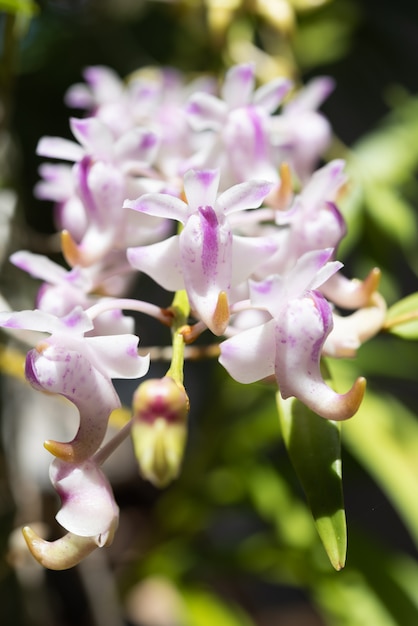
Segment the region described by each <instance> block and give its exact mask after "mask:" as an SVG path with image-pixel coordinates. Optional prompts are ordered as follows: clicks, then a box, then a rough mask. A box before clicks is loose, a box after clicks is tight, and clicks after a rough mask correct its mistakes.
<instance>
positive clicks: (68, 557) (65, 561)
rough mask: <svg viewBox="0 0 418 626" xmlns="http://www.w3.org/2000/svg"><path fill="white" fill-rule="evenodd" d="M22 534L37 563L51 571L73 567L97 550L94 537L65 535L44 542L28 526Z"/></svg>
mask: <svg viewBox="0 0 418 626" xmlns="http://www.w3.org/2000/svg"><path fill="white" fill-rule="evenodd" d="M22 533H23V537H24V539H25V541H26V543H27V546H28V548H29V550H30V553H31V554H32V556H33V557H34V558H35V559H36V560H37V561H38V563H40V564H41V565H43V566H44V567H46V568H48V569H52V570H64V569H69V568H71V567H74V566H75V565H78V563H80V562H81V561H82V560H83V559H85V558H86V556H88V555H89V554H90V553H91V552H93V550H95V549H96V548H97V542H96V540H95V538H94V537H79V536H78V535H73V534H72V533H67V534H66V535H64V536H63V537H61V538H60V539H57V540H56V541H46V540H45V539H42V538H41V537H39V535H37V534H36V533H35V532H34V531H33V530H32V528H31V527H30V526H25V527H24V528H23V529H22Z"/></svg>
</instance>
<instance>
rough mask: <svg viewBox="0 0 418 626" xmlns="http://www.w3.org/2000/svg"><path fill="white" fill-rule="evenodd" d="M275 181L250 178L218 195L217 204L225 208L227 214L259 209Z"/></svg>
mask: <svg viewBox="0 0 418 626" xmlns="http://www.w3.org/2000/svg"><path fill="white" fill-rule="evenodd" d="M273 186H274V183H272V182H270V181H267V180H249V181H247V182H244V183H239V184H238V185H234V186H233V187H230V188H229V189H227V190H226V191H224V192H223V193H221V194H220V195H219V197H218V201H217V205H218V206H219V207H221V208H224V212H225V215H230V214H231V213H235V212H237V211H243V210H245V209H257V208H258V207H259V206H260V205H261V204H262V202H263V200H264V198H265V197H266V196H267V194H268V193H269V192H270V191H271V190H272V188H273Z"/></svg>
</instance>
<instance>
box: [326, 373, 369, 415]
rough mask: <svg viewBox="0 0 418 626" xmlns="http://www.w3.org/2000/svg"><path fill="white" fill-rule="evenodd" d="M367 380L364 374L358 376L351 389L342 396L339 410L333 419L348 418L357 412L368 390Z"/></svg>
mask: <svg viewBox="0 0 418 626" xmlns="http://www.w3.org/2000/svg"><path fill="white" fill-rule="evenodd" d="M366 382H367V381H366V379H365V378H364V377H363V376H359V378H357V380H356V381H355V383H354V385H353V386H352V387H351V389H350V391H347V393H345V394H344V395H342V396H341V405H340V407H339V411H338V412H337V415H334V416H333V418H332V419H334V420H338V421H342V420H347V419H349V418H350V417H353V415H354V414H355V413H357V411H358V410H359V408H360V404H361V403H362V401H363V397H364V393H365V391H366Z"/></svg>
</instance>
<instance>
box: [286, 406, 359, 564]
mask: <svg viewBox="0 0 418 626" xmlns="http://www.w3.org/2000/svg"><path fill="white" fill-rule="evenodd" d="M277 398H278V399H277V404H278V408H279V419H280V424H281V428H282V433H283V439H284V442H285V445H286V448H287V451H288V453H289V457H290V460H291V462H292V464H293V467H294V469H295V471H296V474H297V476H298V478H299V480H300V482H301V484H302V487H303V490H304V492H305V494H306V498H307V501H308V504H309V506H310V508H311V511H312V515H313V517H314V520H315V525H316V528H317V530H318V533H319V536H320V538H321V540H322V543H323V545H324V548H325V550H326V553H327V555H328V558H329V560H330V561H331V564H332V565H333V567H334V568H335V569H336V570H340V569H341V568H342V567H344V564H345V557H346V550H347V529H346V520H345V512H344V502H343V491H342V477H341V441H340V428H339V425H338V424H336V423H335V422H332V421H329V420H325V419H323V418H322V417H319V416H318V415H316V414H315V413H313V412H312V411H311V410H309V409H308V408H307V407H305V406H304V405H303V404H302V403H301V402H299V400H297V399H295V398H289V399H287V400H283V399H282V398H281V397H280V394H277Z"/></svg>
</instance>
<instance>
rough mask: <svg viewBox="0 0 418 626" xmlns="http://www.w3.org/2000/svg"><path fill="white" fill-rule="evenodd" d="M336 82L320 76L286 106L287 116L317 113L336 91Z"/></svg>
mask: <svg viewBox="0 0 418 626" xmlns="http://www.w3.org/2000/svg"><path fill="white" fill-rule="evenodd" d="M334 87H335V81H334V80H333V79H332V78H331V77H329V76H318V77H316V78H314V79H313V80H311V81H309V83H308V84H307V85H306V86H305V87H304V88H303V89H302V90H301V91H300V92H299V93H298V94H297V95H296V96H295V97H294V98H292V100H291V101H290V102H289V104H287V105H286V108H285V112H286V114H289V113H290V114H292V115H300V114H301V113H304V112H305V111H315V110H316V109H317V108H318V107H319V106H320V105H321V104H322V103H323V102H324V100H326V99H327V98H328V96H329V95H330V93H332V91H333V90H334Z"/></svg>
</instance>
